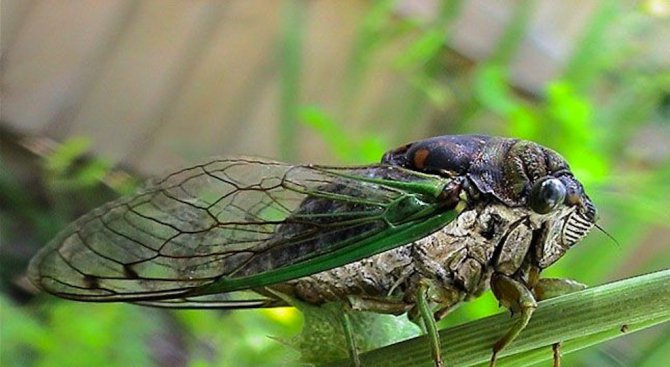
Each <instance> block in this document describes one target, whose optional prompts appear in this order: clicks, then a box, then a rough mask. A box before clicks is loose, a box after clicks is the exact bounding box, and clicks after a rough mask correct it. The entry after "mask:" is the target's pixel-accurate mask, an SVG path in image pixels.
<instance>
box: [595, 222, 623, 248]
mask: <svg viewBox="0 0 670 367" xmlns="http://www.w3.org/2000/svg"><path fill="white" fill-rule="evenodd" d="M594 226H595V227H596V228H598V229H599V230H600V232H602V233H604V234H605V235H606V236H607V237H609V238H610V239H611V240H612V241H614V243H615V244H616V245H617V247H618V248H621V244H620V243H619V241H617V240H616V238H614V236H612V235H611V234H609V233H608V232H607V231H606V230H605V228H603V227H601V226H600V225H599V224H598V223H594Z"/></svg>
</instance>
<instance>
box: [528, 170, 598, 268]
mask: <svg viewBox="0 0 670 367" xmlns="http://www.w3.org/2000/svg"><path fill="white" fill-rule="evenodd" d="M528 202H529V207H530V208H531V209H532V210H533V211H535V212H536V213H537V214H539V217H540V218H541V221H540V223H541V224H540V226H541V227H540V229H539V230H538V231H537V234H538V236H537V238H536V239H535V243H534V250H535V253H534V261H533V262H534V265H536V266H537V267H539V268H540V269H544V268H546V267H548V266H549V265H551V264H553V263H554V262H556V261H557V260H558V259H560V258H561V256H563V254H565V252H566V251H567V250H569V249H570V248H571V247H572V246H573V245H575V244H576V243H578V242H579V241H581V239H582V238H584V236H586V234H587V233H588V232H589V230H590V229H591V228H592V227H593V226H594V225H595V222H596V208H595V206H594V205H593V203H592V202H591V199H589V197H588V196H587V195H586V193H584V189H583V188H582V185H581V184H580V183H579V182H578V181H577V180H576V179H575V178H574V177H573V176H572V174H570V173H569V172H566V171H564V172H560V173H558V174H557V175H556V176H553V175H548V176H545V177H543V178H542V179H540V180H538V181H536V182H535V183H534V184H533V188H532V190H531V191H530V193H529V196H528Z"/></svg>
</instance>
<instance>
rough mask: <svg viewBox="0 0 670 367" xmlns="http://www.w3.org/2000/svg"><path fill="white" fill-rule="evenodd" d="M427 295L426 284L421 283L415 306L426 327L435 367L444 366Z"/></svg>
mask: <svg viewBox="0 0 670 367" xmlns="http://www.w3.org/2000/svg"><path fill="white" fill-rule="evenodd" d="M427 296H428V285H427V284H424V283H422V284H421V285H420V286H419V287H418V289H417V296H416V307H417V308H418V311H419V315H420V316H421V320H422V321H423V324H424V326H425V327H426V334H427V336H428V340H429V342H430V350H431V352H432V354H433V360H434V361H435V367H444V363H443V362H442V353H441V352H440V335H439V334H438V332H437V324H436V323H435V317H434V316H433V311H432V310H431V309H430V306H429V305H428V299H427Z"/></svg>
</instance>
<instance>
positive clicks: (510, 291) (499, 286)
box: [489, 273, 537, 367]
mask: <svg viewBox="0 0 670 367" xmlns="http://www.w3.org/2000/svg"><path fill="white" fill-rule="evenodd" d="M491 290H493V294H495V296H496V298H497V299H498V301H499V302H500V303H501V304H502V305H503V306H505V307H506V308H508V309H509V310H510V311H512V314H516V313H519V314H520V315H519V318H518V319H517V320H516V321H515V322H514V324H512V327H511V328H510V329H509V330H508V331H507V333H506V334H505V335H503V337H502V338H500V339H499V340H498V341H497V342H496V343H495V344H494V345H493V355H492V356H491V362H490V363H489V366H490V367H493V366H495V364H496V358H497V356H498V353H499V352H500V351H501V350H502V349H503V348H505V347H506V346H508V345H509V344H510V343H511V342H513V341H514V339H516V337H517V336H518V335H519V333H520V332H521V331H522V330H523V329H524V328H525V327H526V325H528V321H529V320H530V317H531V316H532V315H533V312H534V311H535V309H536V308H537V302H536V301H535V297H533V293H532V292H531V291H530V290H529V289H528V288H527V287H526V285H525V284H523V283H521V282H519V281H516V280H514V279H512V278H510V277H508V276H506V275H503V274H499V273H495V274H493V276H492V277H491Z"/></svg>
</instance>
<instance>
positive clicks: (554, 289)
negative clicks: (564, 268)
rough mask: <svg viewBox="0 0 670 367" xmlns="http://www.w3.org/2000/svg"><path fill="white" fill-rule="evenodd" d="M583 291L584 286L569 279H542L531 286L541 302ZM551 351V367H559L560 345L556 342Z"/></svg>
mask: <svg viewBox="0 0 670 367" xmlns="http://www.w3.org/2000/svg"><path fill="white" fill-rule="evenodd" d="M583 289H586V284H583V283H579V282H577V281H574V280H571V279H556V278H543V279H539V280H537V283H536V284H535V285H534V286H533V293H534V294H535V299H537V300H538V301H542V300H545V299H549V298H554V297H558V296H562V295H564V294H568V293H573V292H577V291H581V290H583ZM551 350H552V353H553V360H554V363H553V367H560V365H561V343H560V342H558V343H555V344H554V345H552V347H551Z"/></svg>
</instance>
